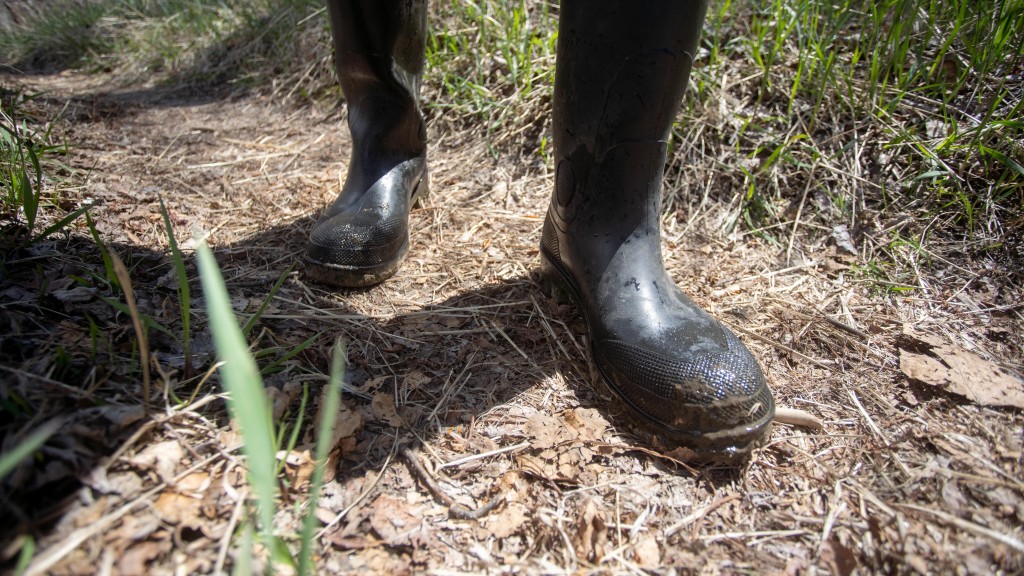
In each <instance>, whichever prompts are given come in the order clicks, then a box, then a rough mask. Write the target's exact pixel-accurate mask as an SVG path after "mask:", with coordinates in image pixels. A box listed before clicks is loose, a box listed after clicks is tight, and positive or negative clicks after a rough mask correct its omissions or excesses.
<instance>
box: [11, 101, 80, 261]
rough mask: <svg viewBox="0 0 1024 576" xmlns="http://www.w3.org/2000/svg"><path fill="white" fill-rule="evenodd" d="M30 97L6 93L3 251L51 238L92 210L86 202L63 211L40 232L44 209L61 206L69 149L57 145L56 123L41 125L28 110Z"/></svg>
mask: <svg viewBox="0 0 1024 576" xmlns="http://www.w3.org/2000/svg"><path fill="white" fill-rule="evenodd" d="M26 99H27V98H26V97H25V96H24V95H23V94H20V93H7V92H6V91H0V229H2V230H3V232H4V233H3V241H2V242H0V252H3V253H6V252H7V251H9V250H10V249H13V248H17V247H23V246H27V245H31V244H34V243H37V242H40V241H42V240H45V239H46V238H48V237H49V236H50V235H51V234H53V233H55V232H57V231H58V230H61V229H63V228H64V227H65V226H67V225H68V224H70V223H71V222H73V221H75V220H76V219H78V218H79V217H80V216H81V215H82V214H84V213H86V212H87V211H88V210H89V208H90V206H89V205H86V206H81V207H79V208H77V209H75V210H72V211H71V212H68V213H65V214H62V215H61V217H60V218H58V219H57V220H56V221H55V222H53V223H51V224H50V225H49V226H47V227H46V228H44V229H42V230H40V231H37V230H36V228H37V224H39V222H40V216H42V212H41V210H43V209H49V208H58V204H59V201H60V194H59V193H58V192H57V191H56V188H55V186H53V185H52V183H53V181H54V177H53V173H54V170H53V168H54V165H55V164H58V163H57V162H56V160H55V158H56V157H57V156H61V155H64V154H66V153H67V146H66V145H65V144H63V143H60V144H55V143H54V138H53V135H52V128H53V124H52V123H48V124H46V125H45V126H44V127H42V128H39V127H37V126H36V123H35V122H34V120H33V121H30V120H29V118H28V117H27V116H26V115H25V114H24V113H23V112H22V110H21V105H22V104H23V103H24V102H25V100H26Z"/></svg>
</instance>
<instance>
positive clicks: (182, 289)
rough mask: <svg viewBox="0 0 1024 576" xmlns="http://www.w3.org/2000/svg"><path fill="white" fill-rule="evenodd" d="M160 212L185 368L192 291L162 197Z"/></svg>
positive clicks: (189, 357) (188, 359)
mask: <svg viewBox="0 0 1024 576" xmlns="http://www.w3.org/2000/svg"><path fill="white" fill-rule="evenodd" d="M160 214H162V215H163V217H164V227H165V228H166V229H167V242H168V243H169V244H170V245H171V259H172V260H173V261H174V273H175V275H176V276H177V277H178V308H179V309H180V310H181V346H182V348H184V349H185V366H186V369H191V367H192V354H191V352H190V350H189V343H190V342H191V332H192V323H191V316H192V293H191V291H190V290H189V287H188V274H187V273H186V271H185V257H184V256H183V255H182V253H181V250H180V249H179V248H178V241H177V239H175V237H174V227H173V226H171V217H170V215H169V214H168V213H167V206H165V205H164V199H163V198H162V197H161V198H160ZM243 333H245V332H244V331H243Z"/></svg>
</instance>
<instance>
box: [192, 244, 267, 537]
mask: <svg viewBox="0 0 1024 576" xmlns="http://www.w3.org/2000/svg"><path fill="white" fill-rule="evenodd" d="M198 260H199V278H200V280H201V282H202V286H203V294H204V295H205V296H206V312H207V315H208V318H209V324H210V329H211V330H212V332H213V343H214V346H215V347H216V348H217V356H218V357H219V358H220V360H221V361H223V362H224V365H223V366H221V368H220V374H221V379H222V381H223V383H224V388H225V389H227V391H228V392H229V393H230V397H229V398H228V407H229V408H230V410H231V414H232V416H234V418H235V419H236V420H237V421H238V424H239V426H240V427H241V430H242V438H243V439H244V442H245V444H244V445H243V446H242V451H243V453H244V454H245V456H246V459H247V460H248V464H249V482H250V484H251V485H252V487H253V490H254V491H255V493H256V498H257V502H258V506H259V519H260V531H261V534H262V537H263V541H264V544H265V545H266V546H267V548H268V550H274V548H275V542H274V540H275V538H274V507H275V503H276V500H277V478H276V476H275V474H274V470H275V465H276V457H275V448H274V432H273V424H272V422H271V417H270V407H269V406H268V404H267V397H266V395H265V393H264V391H263V378H262V377H261V376H260V371H259V369H258V368H257V367H256V361H255V360H254V359H253V357H252V355H251V354H249V347H248V345H247V344H246V342H245V338H244V337H243V336H242V332H241V330H239V328H238V319H237V318H236V317H235V313H234V311H233V310H232V309H231V301H230V299H229V298H228V291H227V287H226V286H225V285H224V279H223V277H222V276H221V273H220V268H218V267H217V261H216V259H215V258H214V256H213V252H212V251H211V250H210V247H209V246H207V245H206V243H205V242H201V243H200V245H199V250H198Z"/></svg>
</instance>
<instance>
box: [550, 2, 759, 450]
mask: <svg viewBox="0 0 1024 576" xmlns="http://www.w3.org/2000/svg"><path fill="white" fill-rule="evenodd" d="M706 8H707V4H706V2H705V1H678V0H676V1H667V0H666V1H656V2H649V1H645V2H621V1H615V0H585V1H584V0H572V1H569V0H565V1H563V2H562V3H561V13H560V15H559V28H558V31H559V32H558V60H557V70H556V75H555V97H554V132H555V133H554V152H555V164H556V170H557V172H556V184H555V191H554V194H553V195H552V197H551V203H550V206H549V208H548V213H547V218H546V220H545V222H544V233H543V238H542V241H541V264H542V272H543V274H544V275H545V277H546V278H548V279H549V280H551V281H554V282H556V283H557V284H559V285H560V286H561V287H562V288H563V289H564V290H565V291H567V292H568V293H569V295H570V296H571V297H572V299H573V300H575V302H576V303H577V304H578V306H579V307H580V309H581V311H582V313H583V316H584V319H585V321H586V323H587V327H588V329H589V333H590V352H591V355H592V357H593V361H594V365H595V366H596V368H597V370H598V372H599V373H600V375H601V377H602V378H603V380H604V382H605V383H606V384H607V385H608V386H609V387H610V388H611V389H612V390H613V391H614V392H616V393H617V395H618V396H619V397H621V398H622V399H623V400H624V401H625V402H626V404H628V405H629V407H630V408H632V410H633V411H634V413H635V415H637V416H639V420H640V421H641V422H642V423H644V424H646V425H647V426H648V427H650V428H653V430H655V431H657V432H660V433H662V434H663V435H665V436H668V437H669V439H670V440H671V441H673V442H677V443H679V444H682V445H684V446H686V447H688V448H691V449H692V450H694V451H696V452H698V454H701V455H703V456H707V457H711V458H726V459H728V458H730V457H735V456H741V455H744V454H746V453H748V452H749V451H750V449H751V447H752V446H753V445H755V444H756V443H757V442H758V441H759V440H760V439H761V438H762V437H763V436H764V435H765V433H766V431H767V429H768V426H769V424H770V423H771V420H772V417H773V416H774V413H775V404H774V400H773V399H772V394H771V391H770V390H769V389H768V386H767V385H766V383H765V380H764V375H763V373H762V371H761V368H760V366H759V365H758V363H757V361H756V360H755V359H754V357H753V356H752V355H751V354H750V352H749V351H748V350H747V349H746V347H744V346H743V344H742V343H741V342H740V341H739V340H738V339H737V338H736V336H734V335H733V334H732V332H730V331H729V330H728V329H727V328H725V327H724V326H723V325H722V324H720V323H719V322H718V321H716V320H715V319H714V318H712V317H711V316H709V315H708V314H707V313H706V312H704V311H703V310H701V309H700V308H699V307H698V306H697V305H696V304H694V303H693V301H691V300H690V299H689V298H687V297H686V296H685V295H684V294H683V293H682V292H681V291H680V290H679V288H678V287H676V285H675V283H674V282H673V281H672V279H671V278H670V277H669V276H668V274H667V273H666V271H665V265H664V262H663V261H662V257H661V228H660V223H659V211H660V202H661V183H662V176H663V174H664V165H665V160H666V155H667V138H668V133H669V129H670V128H671V126H672V122H673V119H674V118H675V114H676V112H677V111H678V109H679V104H680V101H681V99H682V96H683V91H684V89H685V88H686V83H687V79H688V77H689V73H690V67H691V63H692V58H693V53H694V51H695V50H696V48H697V42H698V39H699V35H700V30H701V26H702V23H703V20H704V13H705V11H706Z"/></svg>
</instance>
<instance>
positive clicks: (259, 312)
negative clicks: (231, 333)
mask: <svg viewBox="0 0 1024 576" xmlns="http://www.w3.org/2000/svg"><path fill="white" fill-rule="evenodd" d="M291 272H292V267H291V266H289V267H288V269H287V270H285V271H284V274H281V276H280V277H279V278H278V279H277V281H276V282H274V285H273V286H272V287H271V288H270V293H269V294H267V297H266V298H264V299H263V301H262V302H260V306H259V308H257V309H256V312H255V313H253V315H252V316H250V317H249V320H248V321H246V323H245V326H242V334H243V335H245V336H248V335H249V333H250V332H252V329H253V328H255V327H256V323H257V322H259V320H260V318H261V317H262V316H263V313H264V312H266V310H267V306H269V305H270V301H271V300H273V299H274V296H276V295H277V291H278V290H280V289H281V286H282V285H283V284H284V281H285V280H287V279H288V275H289V274H291Z"/></svg>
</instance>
